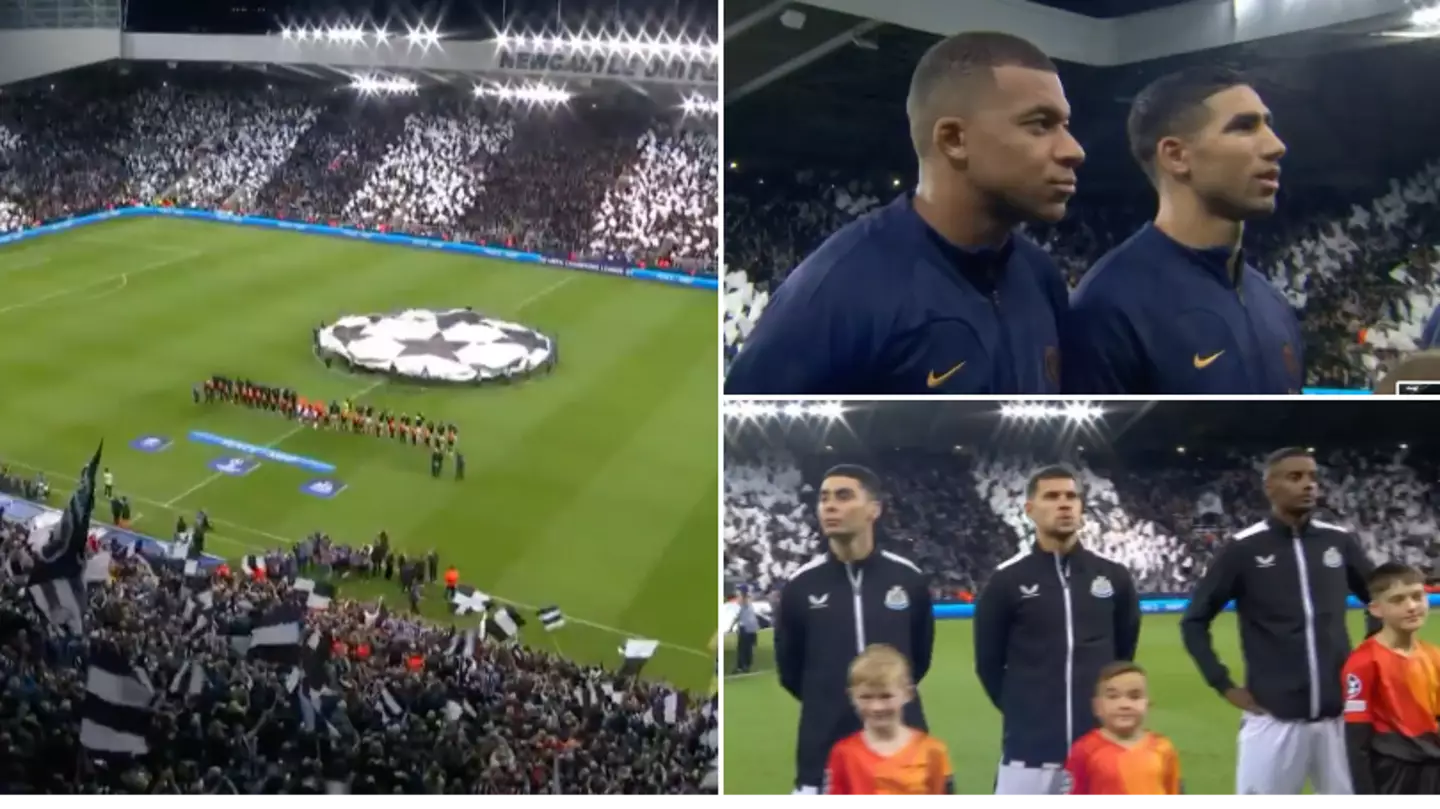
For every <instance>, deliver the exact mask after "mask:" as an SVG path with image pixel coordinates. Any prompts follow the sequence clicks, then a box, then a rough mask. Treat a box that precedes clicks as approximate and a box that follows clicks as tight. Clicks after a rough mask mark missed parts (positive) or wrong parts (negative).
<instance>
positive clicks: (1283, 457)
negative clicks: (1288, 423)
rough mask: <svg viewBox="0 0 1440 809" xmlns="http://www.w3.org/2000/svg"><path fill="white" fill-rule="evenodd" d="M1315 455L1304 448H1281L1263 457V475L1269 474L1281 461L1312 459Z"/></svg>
mask: <svg viewBox="0 0 1440 809" xmlns="http://www.w3.org/2000/svg"><path fill="white" fill-rule="evenodd" d="M1314 457H1315V453H1313V452H1311V451H1310V450H1308V449H1305V448H1304V447H1282V448H1280V449H1277V450H1275V451H1274V452H1272V453H1270V454H1269V455H1267V456H1265V474H1267V475H1268V474H1270V470H1272V469H1274V468H1275V467H1276V466H1277V465H1278V464H1279V463H1280V462H1281V461H1288V460H1290V459H1291V458H1312V459H1313V458H1314Z"/></svg>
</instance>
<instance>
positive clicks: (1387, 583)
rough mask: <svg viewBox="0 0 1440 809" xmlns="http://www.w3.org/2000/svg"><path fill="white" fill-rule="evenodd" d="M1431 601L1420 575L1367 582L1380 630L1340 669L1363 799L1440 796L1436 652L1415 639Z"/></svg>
mask: <svg viewBox="0 0 1440 809" xmlns="http://www.w3.org/2000/svg"><path fill="white" fill-rule="evenodd" d="M1428 611H1429V594H1427V593H1426V592H1425V577H1424V576H1422V575H1421V574H1420V571H1418V570H1416V569H1414V568H1412V567H1409V566H1407V565H1402V564H1399V563H1396V562H1386V563H1385V564H1383V565H1380V566H1379V567H1377V568H1375V572H1373V573H1371V574H1370V614H1371V615H1373V616H1375V617H1376V618H1377V619H1379V621H1380V624H1381V629H1380V631H1379V632H1378V633H1376V634H1375V635H1372V636H1371V637H1370V638H1369V639H1367V640H1366V641H1365V642H1364V643H1362V644H1360V645H1359V646H1358V647H1356V649H1355V651H1353V652H1351V653H1350V659H1349V660H1347V661H1346V662H1345V669H1344V674H1345V747H1346V750H1347V751H1348V756H1349V759H1350V778H1351V780H1352V781H1353V782H1354V786H1355V792H1356V793H1357V794H1361V795H1440V648H1437V647H1435V646H1433V645H1431V644H1429V643H1426V642H1425V641H1423V640H1420V638H1419V637H1417V635H1418V634H1419V632H1420V629H1421V627H1423V626H1424V625H1425V616H1426V614H1427V613H1428Z"/></svg>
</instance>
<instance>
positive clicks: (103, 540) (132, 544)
mask: <svg viewBox="0 0 1440 809" xmlns="http://www.w3.org/2000/svg"><path fill="white" fill-rule="evenodd" d="M103 506H104V504H103V503H101V502H99V500H98V499H97V502H96V507H97V508H96V510H97V511H99V510H100V508H101V507H103ZM60 516H61V512H60V509H56V508H50V507H49V506H44V505H40V504H39V503H32V502H30V501H28V500H22V499H20V498H18V497H14V496H11V495H8V494H0V519H3V520H4V521H5V522H9V523H15V524H16V525H23V526H27V527H28V526H31V525H33V524H34V523H35V522H36V521H37V520H49V521H51V522H56V523H58V522H59V521H60ZM90 536H92V537H94V538H95V541H97V542H99V543H100V545H101V546H102V547H104V546H106V545H111V546H114V547H119V548H125V549H127V550H131V551H135V552H137V553H139V554H141V555H142V556H144V557H146V558H147V559H166V558H169V556H170V545H171V543H169V542H166V541H165V540H162V539H156V538H154V537H150V536H146V535H144V534H139V533H136V532H134V531H131V530H128V529H125V528H116V527H115V526H113V525H104V524H102V523H98V522H93V521H92V522H91V523H90ZM198 560H199V562H200V564H201V565H203V566H205V567H206V568H214V567H217V566H219V565H220V563H221V562H223V561H225V560H224V559H222V558H220V557H219V556H216V555H214V554H212V553H205V554H201V555H200V556H199V559H198Z"/></svg>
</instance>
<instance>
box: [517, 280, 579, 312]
mask: <svg viewBox="0 0 1440 809" xmlns="http://www.w3.org/2000/svg"><path fill="white" fill-rule="evenodd" d="M579 277H580V273H578V272H576V271H574V270H571V271H570V274H569V275H568V276H566V277H565V278H561V279H560V280H559V281H556V282H555V283H553V284H551V285H550V286H548V287H545V288H544V289H542V290H540V291H539V292H536V293H535V294H534V295H531V296H530V297H528V298H526V299H525V300H523V301H520V302H519V303H518V304H516V305H515V311H517V312H520V311H523V310H524V309H525V308H526V307H528V306H530V305H531V304H533V303H535V302H536V301H538V300H540V299H541V298H543V297H545V296H546V295H549V294H550V293H551V292H554V291H555V290H557V289H559V288H560V287H563V286H565V285H566V284H568V283H570V282H571V281H574V280H575V279H576V278H579Z"/></svg>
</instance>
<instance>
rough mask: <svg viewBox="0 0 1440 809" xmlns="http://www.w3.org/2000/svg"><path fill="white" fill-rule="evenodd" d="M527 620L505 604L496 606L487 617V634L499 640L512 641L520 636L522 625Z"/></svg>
mask: <svg viewBox="0 0 1440 809" xmlns="http://www.w3.org/2000/svg"><path fill="white" fill-rule="evenodd" d="M524 625H525V620H524V619H523V618H521V617H520V614H519V613H517V612H516V611H515V610H514V609H512V608H511V607H509V606H506V605H504V604H501V605H500V606H498V607H496V608H495V610H494V612H492V613H490V614H489V615H487V616H486V618H485V635H486V637H491V638H494V639H496V640H498V641H502V642H504V641H512V640H515V639H517V638H519V637H520V627H522V626H524Z"/></svg>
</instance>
